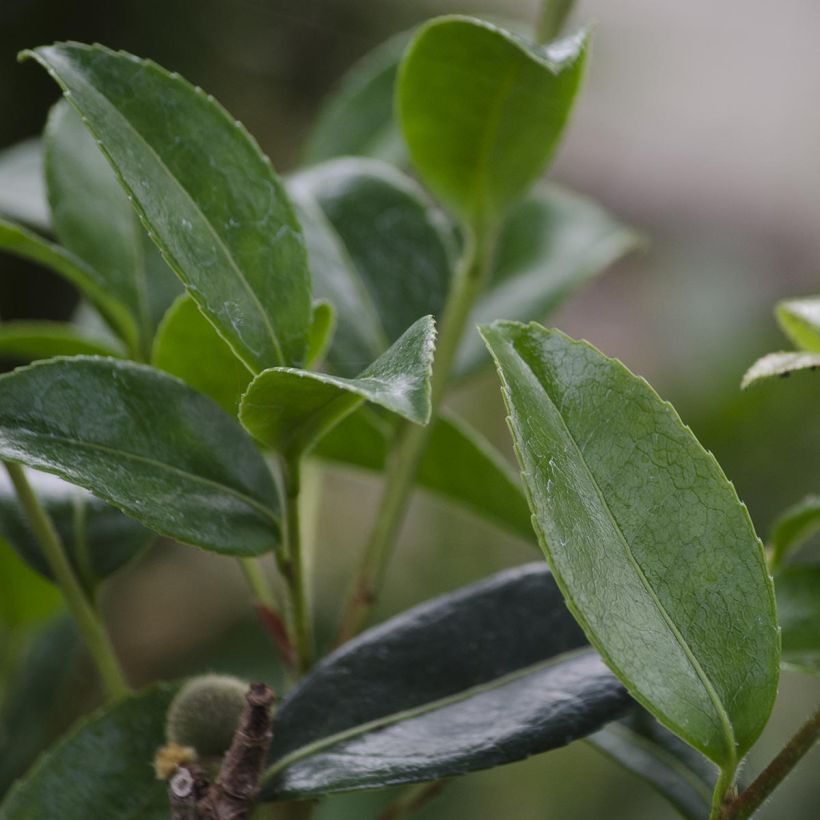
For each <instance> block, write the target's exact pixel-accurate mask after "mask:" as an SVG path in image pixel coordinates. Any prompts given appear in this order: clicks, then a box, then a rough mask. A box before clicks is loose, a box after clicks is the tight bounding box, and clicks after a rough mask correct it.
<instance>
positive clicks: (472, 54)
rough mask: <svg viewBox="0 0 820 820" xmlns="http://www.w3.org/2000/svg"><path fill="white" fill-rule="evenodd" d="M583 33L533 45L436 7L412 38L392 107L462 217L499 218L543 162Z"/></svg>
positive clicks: (568, 96)
mask: <svg viewBox="0 0 820 820" xmlns="http://www.w3.org/2000/svg"><path fill="white" fill-rule="evenodd" d="M586 43H587V35H586V32H581V33H579V34H576V35H574V36H572V37H569V38H567V39H565V40H561V41H559V42H556V43H553V44H551V45H549V46H546V47H541V46H535V45H532V44H530V43H528V42H526V41H525V40H524V39H523V38H521V37H518V36H517V35H514V34H511V33H509V32H507V31H505V30H503V29H501V28H498V27H497V26H494V25H492V24H491V23H487V22H483V21H481V20H476V19H472V18H469V17H442V18H438V19H435V20H433V21H431V22H430V23H428V24H427V25H425V26H424V27H423V28H422V29H421V30H420V31H419V33H418V34H417V35H416V37H415V38H414V40H413V42H412V43H411V45H410V47H409V49H408V50H407V53H406V55H405V58H404V60H403V62H402V65H401V68H400V70H399V80H398V85H397V111H398V115H399V120H400V123H401V128H402V132H403V134H404V138H405V141H406V142H407V146H408V148H409V150H410V157H411V159H412V161H413V163H414V165H415V167H416V168H417V169H418V171H419V173H420V174H421V176H422V178H423V179H424V181H425V182H426V183H427V185H428V186H429V187H430V188H431V190H432V191H434V192H435V193H436V194H437V195H438V196H439V197H440V198H441V199H442V201H443V202H445V203H446V204H447V205H449V206H450V207H451V208H453V210H454V211H455V212H456V213H457V214H458V215H459V216H460V217H461V218H462V219H463V220H465V221H466V222H467V223H469V224H471V225H473V226H479V227H480V226H482V225H486V224H487V223H493V222H496V221H497V220H498V219H499V218H500V217H501V216H502V215H503V213H504V211H505V210H506V209H507V208H508V207H509V206H510V205H511V204H512V203H513V202H515V200H516V199H518V197H520V196H521V195H522V194H523V193H524V192H525V191H526V189H527V188H528V187H529V185H530V184H531V183H532V182H534V181H535V179H536V178H537V177H538V175H539V174H540V173H541V172H542V170H543V169H544V166H545V165H546V163H547V160H548V159H549V157H550V156H551V154H552V153H553V151H554V150H555V147H556V146H557V144H558V140H559V138H560V136H561V133H562V132H563V130H564V126H565V125H566V123H567V120H568V118H569V113H570V111H571V109H572V105H573V102H574V100H575V95H576V93H577V91H578V87H579V85H580V81H581V76H582V74H583V68H584V62H585V60H584V56H585V51H586Z"/></svg>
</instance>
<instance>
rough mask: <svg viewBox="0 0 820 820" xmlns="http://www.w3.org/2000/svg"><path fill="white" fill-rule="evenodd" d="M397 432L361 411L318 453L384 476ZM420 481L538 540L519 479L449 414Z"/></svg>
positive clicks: (436, 427) (435, 431)
mask: <svg viewBox="0 0 820 820" xmlns="http://www.w3.org/2000/svg"><path fill="white" fill-rule="evenodd" d="M394 433H395V424H393V423H392V421H391V420H390V419H388V418H384V417H380V416H377V415H376V414H375V413H374V412H373V411H371V410H370V409H369V408H362V409H361V410H358V411H357V412H356V413H354V414H353V415H351V416H349V417H348V418H346V419H345V420H344V421H342V422H341V423H340V424H339V426H338V427H336V428H335V429H334V430H332V431H331V432H330V433H328V434H327V435H326V436H325V437H324V438H323V439H322V440H321V441H320V442H319V444H318V445H317V447H316V449H315V450H314V453H313V454H314V455H315V456H317V457H319V458H321V459H325V460H327V461H332V462H336V463H339V464H344V465H348V466H352V467H361V468H364V469H366V470H376V471H377V472H381V471H382V470H383V469H384V468H385V465H386V463H387V458H388V453H389V452H390V447H391V442H392V440H393V435H394ZM416 483H417V484H418V486H419V487H422V488H424V489H425V490H429V491H430V492H432V493H435V494H436V495H438V496H440V497H441V498H443V499H446V500H447V501H451V502H453V503H455V504H458V505H459V506H461V507H463V508H465V509H467V510H469V511H470V512H472V513H473V514H474V515H477V516H480V517H481V518H484V519H487V520H489V521H491V522H492V523H494V524H496V525H497V526H499V527H501V528H502V529H505V530H508V531H509V532H512V533H514V534H515V535H518V536H519V537H521V538H524V539H525V540H527V541H532V540H533V531H532V523H531V520H530V509H529V507H528V506H527V499H526V497H525V495H524V490H523V488H522V486H521V482H520V480H519V479H518V476H517V475H516V474H515V473H514V472H513V470H512V469H511V468H510V465H509V464H508V463H507V461H506V460H505V459H504V457H503V456H502V455H501V454H500V453H499V452H498V451H497V450H495V449H494V448H493V446H492V444H490V442H489V441H487V440H486V439H485V438H484V437H483V436H482V435H481V434H480V433H479V432H478V431H476V430H473V429H472V428H471V427H470V426H469V425H468V424H467V423H466V422H464V421H463V420H462V419H459V418H457V417H455V416H453V415H452V414H449V413H447V412H446V411H445V412H444V413H442V414H440V415H439V416H438V417H437V418H435V419H434V420H433V421H432V422H431V429H430V438H429V440H428V444H427V447H426V449H425V450H424V453H423V454H422V456H421V460H420V461H419V466H418V470H417V471H416Z"/></svg>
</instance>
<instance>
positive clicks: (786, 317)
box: [775, 296, 820, 353]
mask: <svg viewBox="0 0 820 820" xmlns="http://www.w3.org/2000/svg"><path fill="white" fill-rule="evenodd" d="M775 315H776V316H777V321H778V322H779V323H780V327H782V328H783V332H784V333H785V334H786V335H787V336H788V337H789V338H790V339H791V340H792V341H793V342H794V344H795V345H796V346H797V347H799V348H800V349H801V350H805V351H807V352H809V353H820V296H812V297H808V298H806V299H786V300H784V301H782V302H779V303H778V304H777V307H776V308H775Z"/></svg>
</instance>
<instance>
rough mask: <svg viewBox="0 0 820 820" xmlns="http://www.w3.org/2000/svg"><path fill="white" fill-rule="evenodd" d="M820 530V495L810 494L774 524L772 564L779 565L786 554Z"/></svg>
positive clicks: (771, 535)
mask: <svg viewBox="0 0 820 820" xmlns="http://www.w3.org/2000/svg"><path fill="white" fill-rule="evenodd" d="M818 531H820V495H808V496H806V497H805V498H804V499H803V500H802V501H800V502H799V503H797V504H795V505H794V506H793V507H789V509H787V510H786V511H785V512H783V513H782V515H780V516H779V517H778V519H777V520H776V521H775V522H774V524H773V525H772V530H771V533H770V534H769V543H770V544H771V546H772V565H773V566H777V565H778V564H780V562H781V561H782V560H783V559H784V558H785V557H786V555H787V554H788V553H790V552H793V551H794V550H796V549H798V548H799V547H800V546H801V545H802V544H803V543H804V542H805V541H807V540H808V539H809V538H811V536H812V535H814V533H816V532H818Z"/></svg>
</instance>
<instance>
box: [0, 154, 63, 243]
mask: <svg viewBox="0 0 820 820" xmlns="http://www.w3.org/2000/svg"><path fill="white" fill-rule="evenodd" d="M0 214H3V215H4V216H7V217H9V218H10V219H14V220H17V221H19V222H23V223H25V224H26V225H30V226H31V227H32V228H37V229H38V230H43V231H47V230H48V229H49V227H50V224H51V220H50V218H49V212H48V202H47V201H46V189H45V185H44V183H43V144H42V142H41V141H40V140H39V139H37V138H35V139H29V140H25V141H24V142H19V143H17V145H12V146H11V147H10V148H6V149H4V150H3V151H0Z"/></svg>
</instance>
